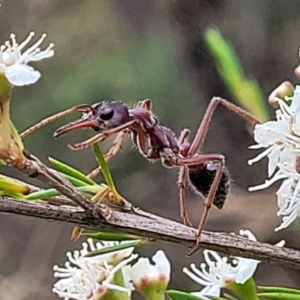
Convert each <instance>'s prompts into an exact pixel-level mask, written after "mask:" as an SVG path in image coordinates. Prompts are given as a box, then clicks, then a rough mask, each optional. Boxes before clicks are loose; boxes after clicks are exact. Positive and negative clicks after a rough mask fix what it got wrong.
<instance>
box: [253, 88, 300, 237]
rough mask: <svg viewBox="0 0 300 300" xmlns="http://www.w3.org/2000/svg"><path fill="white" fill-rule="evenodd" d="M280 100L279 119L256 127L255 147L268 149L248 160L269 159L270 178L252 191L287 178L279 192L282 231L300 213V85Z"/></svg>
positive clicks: (278, 200)
mask: <svg viewBox="0 0 300 300" xmlns="http://www.w3.org/2000/svg"><path fill="white" fill-rule="evenodd" d="M276 100H277V102H278V105H279V109H278V110H277V111H276V120H275V121H269V122H266V123H263V124H258V125H256V126H255V130H254V139H255V141H256V143H257V144H256V145H254V146H251V148H252V149H260V148H266V150H265V151H263V152H262V153H260V154H259V155H258V156H257V157H255V158H253V159H251V160H249V162H248V163H249V164H250V165H251V164H253V163H255V162H257V161H259V160H261V159H262V158H264V157H268V159H269V161H268V180H266V181H265V183H263V184H261V185H258V186H255V187H251V188H249V190H250V191H257V190H260V189H264V188H267V187H269V186H271V185H272V184H273V183H274V182H276V181H278V180H283V182H282V185H281V187H280V188H279V190H278V191H277V204H278V208H279V209H278V215H279V216H282V223H281V225H280V226H279V227H277V228H276V229H275V230H276V231H278V230H280V229H283V228H286V227H288V226H289V225H290V224H291V223H292V222H293V221H294V220H295V219H296V218H297V217H299V216H300V86H296V88H295V90H294V95H293V97H289V98H286V99H285V100H282V99H279V98H277V99H276ZM288 103H289V104H290V105H288Z"/></svg>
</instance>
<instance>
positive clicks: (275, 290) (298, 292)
mask: <svg viewBox="0 0 300 300" xmlns="http://www.w3.org/2000/svg"><path fill="white" fill-rule="evenodd" d="M259 290H260V291H261V292H268V293H288V294H296V295H300V290H296V289H291V288H285V287H277V286H260V287H259Z"/></svg>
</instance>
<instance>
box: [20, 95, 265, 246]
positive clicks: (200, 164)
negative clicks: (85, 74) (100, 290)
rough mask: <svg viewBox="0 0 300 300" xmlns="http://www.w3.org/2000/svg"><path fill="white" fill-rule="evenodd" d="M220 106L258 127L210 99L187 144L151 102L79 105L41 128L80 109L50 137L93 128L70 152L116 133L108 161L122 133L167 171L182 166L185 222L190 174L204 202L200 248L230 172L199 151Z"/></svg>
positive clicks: (181, 196) (185, 136)
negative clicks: (211, 211)
mask: <svg viewBox="0 0 300 300" xmlns="http://www.w3.org/2000/svg"><path fill="white" fill-rule="evenodd" d="M218 104H222V105H223V106H225V107H226V108H228V109H229V110H231V111H233V112H235V113H237V114H238V115H240V116H241V117H242V118H244V119H245V120H247V121H249V122H251V123H253V124H257V123H259V122H258V121H257V119H256V118H255V117H253V116H252V115H251V114H249V113H248V112H246V111H245V110H243V109H241V108H239V107H237V106H236V105H234V104H232V103H230V102H227V101H226V100H224V99H221V98H218V97H214V98H213V99H212V100H211V102H210V105H209V107H208V109H207V111H206V113H205V115H204V118H203V120H202V122H201V124H200V126H199V128H198V131H197V133H196V136H195V138H194V140H193V141H192V142H191V143H190V142H189V141H188V136H189V134H190V131H189V130H188V129H184V130H183V131H182V132H181V134H180V136H179V137H178V138H177V137H176V135H175V133H173V131H171V130H170V129H169V128H167V127H165V126H163V125H161V124H160V123H159V122H158V120H157V118H156V117H155V115H154V114H153V112H152V107H151V101H150V100H149V99H146V100H143V101H140V102H139V103H138V104H137V105H136V106H135V107H134V108H132V109H129V108H127V106H126V105H125V104H124V103H122V102H115V101H102V102H100V103H96V104H93V105H79V106H75V107H73V108H71V109H69V110H68V111H66V112H65V113H59V114H58V115H56V116H53V117H50V118H49V119H46V120H44V121H43V124H42V123H41V126H43V125H45V124H46V123H48V122H49V121H50V120H53V119H56V118H58V117H61V116H63V115H66V114H68V113H70V112H74V111H81V112H83V114H82V116H81V118H80V119H78V120H76V121H73V122H70V123H68V124H66V125H64V126H62V127H60V128H59V129H58V130H57V131H56V132H55V134H54V137H58V136H60V135H62V134H65V133H67V132H69V131H72V130H75V129H81V128H91V129H93V130H95V131H99V132H100V133H98V134H97V135H95V136H93V137H92V138H90V139H88V140H86V141H84V142H82V143H79V144H74V145H70V148H71V149H73V150H81V149H83V148H86V147H88V146H90V145H92V144H94V143H97V142H101V141H103V140H104V139H106V138H107V137H109V136H111V135H113V134H118V135H117V137H116V140H115V142H114V146H113V147H112V148H111V149H110V151H109V153H108V155H107V158H108V159H109V158H111V157H112V156H113V155H115V154H116V153H117V151H118V150H119V148H120V146H121V143H122V139H123V137H124V135H125V134H126V133H129V134H130V136H131V139H132V140H133V142H134V144H135V145H136V146H137V148H138V149H139V151H140V153H141V154H142V155H143V156H144V157H145V158H146V159H148V160H158V159H160V160H161V161H162V164H163V165H164V166H166V167H180V172H179V179H178V186H179V199H180V214H181V217H182V218H183V221H184V224H186V225H191V223H190V221H189V219H188V216H187V211H186V206H185V192H184V190H185V181H186V176H187V173H188V176H189V182H190V184H191V186H192V187H193V188H194V190H195V191H196V192H197V193H200V194H201V195H203V196H204V197H205V198H206V201H205V209H204V211H203V213H202V217H201V220H200V222H199V225H198V234H197V246H198V244H199V242H200V236H201V232H202V229H203V227H204V224H205V221H206V218H207V215H208V211H209V209H210V207H211V205H212V204H214V205H215V206H216V207H218V208H220V209H221V208H222V207H223V204H224V202H225V200H226V197H227V194H228V191H229V186H230V177H229V173H228V170H227V168H226V167H225V157H224V156H223V155H222V154H202V153H200V151H201V146H202V145H203V143H204V140H205V137H206V134H207V131H208V127H209V123H210V120H211V117H212V115H213V113H214V111H215V109H216V107H217V106H218ZM39 127H40V126H39ZM29 132H30V130H29V131H27V132H25V134H27V133H29Z"/></svg>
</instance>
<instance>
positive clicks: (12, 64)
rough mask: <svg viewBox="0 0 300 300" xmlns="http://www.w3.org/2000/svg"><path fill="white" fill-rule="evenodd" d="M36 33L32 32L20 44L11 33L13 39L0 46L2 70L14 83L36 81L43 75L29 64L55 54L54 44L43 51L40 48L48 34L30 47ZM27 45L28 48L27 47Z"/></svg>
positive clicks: (19, 84) (20, 83)
mask: <svg viewBox="0 0 300 300" xmlns="http://www.w3.org/2000/svg"><path fill="white" fill-rule="evenodd" d="M34 35H35V34H34V32H30V33H29V35H28V37H27V38H26V39H25V40H24V41H23V42H22V43H21V44H20V45H19V44H18V43H17V41H16V36H15V35H14V34H11V35H10V38H11V41H6V42H5V44H4V45H3V46H1V47H0V72H1V73H3V74H4V76H5V77H6V79H7V80H8V81H9V82H10V83H11V84H12V85H15V86H23V85H28V84H33V83H36V82H37V81H38V79H39V78H40V77H41V73H40V72H39V71H36V70H35V69H34V68H32V67H30V66H28V65H27V64H28V63H29V62H32V61H39V60H43V59H44V58H48V57H52V56H53V55H54V51H53V50H52V48H53V44H50V45H49V46H48V47H47V48H46V49H45V50H42V51H41V49H40V48H39V46H40V45H41V44H42V43H43V41H44V39H45V38H46V36H47V35H46V34H42V36H41V38H40V39H39V40H38V41H37V42H36V43H34V44H33V45H31V46H30V47H28V44H29V43H30V41H31V40H32V38H33V36H34ZM26 47H27V49H25V48H26Z"/></svg>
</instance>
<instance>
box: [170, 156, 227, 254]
mask: <svg viewBox="0 0 300 300" xmlns="http://www.w3.org/2000/svg"><path fill="white" fill-rule="evenodd" d="M169 159H170V160H171V161H172V163H173V164H174V165H177V166H181V168H183V167H185V168H186V167H193V166H198V165H201V164H204V163H206V162H208V161H217V162H219V166H218V169H217V171H216V175H215V177H214V180H213V182H212V185H211V187H210V191H209V193H208V196H207V197H206V200H205V208H204V211H203V213H202V216H201V220H200V222H199V225H198V231H197V242H196V246H195V248H194V249H192V251H191V252H190V253H189V255H192V254H193V253H195V252H196V251H197V250H198V249H199V244H200V241H201V233H202V230H203V228H204V225H205V222H206V219H207V216H208V213H209V209H210V208H211V205H212V203H213V201H214V199H215V196H216V192H217V189H218V186H219V183H220V179H221V176H222V171H223V167H224V165H225V157H224V156H223V155H222V154H203V155H202V154H199V155H197V156H193V157H184V158H181V157H175V158H172V157H169Z"/></svg>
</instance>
